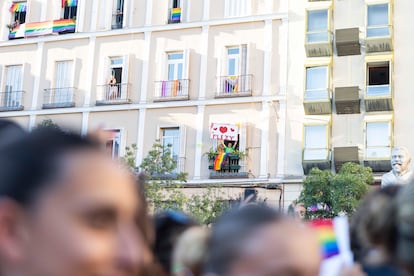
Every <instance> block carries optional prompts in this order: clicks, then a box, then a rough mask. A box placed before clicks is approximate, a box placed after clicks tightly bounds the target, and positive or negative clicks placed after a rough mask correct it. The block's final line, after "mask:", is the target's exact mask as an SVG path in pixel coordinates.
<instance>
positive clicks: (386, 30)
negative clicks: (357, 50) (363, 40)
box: [366, 2, 391, 38]
mask: <svg viewBox="0 0 414 276" xmlns="http://www.w3.org/2000/svg"><path fill="white" fill-rule="evenodd" d="M381 5H386V6H387V23H386V24H371V25H370V24H369V18H370V15H369V10H370V7H373V6H381ZM390 22H391V6H390V3H389V2H378V3H368V4H367V6H366V37H367V38H375V37H387V36H390V35H391V33H390V25H391V23H390ZM378 30H380V32H383V33H380V34H375V31H378Z"/></svg>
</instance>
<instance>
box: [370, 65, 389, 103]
mask: <svg viewBox="0 0 414 276" xmlns="http://www.w3.org/2000/svg"><path fill="white" fill-rule="evenodd" d="M390 92H391V90H390V63H389V61H387V62H375V63H368V64H367V88H366V95H367V96H368V97H381V96H389V95H390Z"/></svg>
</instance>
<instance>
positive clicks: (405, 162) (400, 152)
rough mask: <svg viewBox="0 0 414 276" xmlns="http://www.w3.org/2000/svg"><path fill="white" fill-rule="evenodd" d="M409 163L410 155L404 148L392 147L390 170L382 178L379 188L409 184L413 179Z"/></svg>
mask: <svg viewBox="0 0 414 276" xmlns="http://www.w3.org/2000/svg"><path fill="white" fill-rule="evenodd" d="M410 162H411V155H410V153H409V152H408V150H407V149H406V148H405V147H394V148H393V149H392V152H391V167H392V170H391V171H389V172H387V173H386V174H384V175H383V176H382V179H381V187H382V188H384V187H386V186H389V185H404V184H407V183H409V182H410V181H411V180H412V178H413V177H414V176H413V172H412V170H411V169H410Z"/></svg>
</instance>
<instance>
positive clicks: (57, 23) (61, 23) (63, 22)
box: [53, 19, 76, 33]
mask: <svg viewBox="0 0 414 276" xmlns="http://www.w3.org/2000/svg"><path fill="white" fill-rule="evenodd" d="M75 28H76V23H75V21H74V20H73V19H59V20H53V32H54V33H61V32H75Z"/></svg>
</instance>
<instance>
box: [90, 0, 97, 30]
mask: <svg viewBox="0 0 414 276" xmlns="http://www.w3.org/2000/svg"><path fill="white" fill-rule="evenodd" d="M98 9H99V0H93V3H92V14H91V22H90V24H89V26H90V31H91V32H96V27H97V25H98V13H99V12H98Z"/></svg>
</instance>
